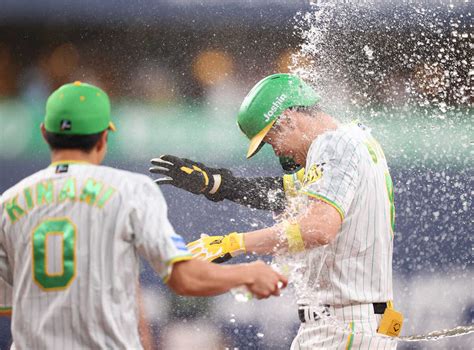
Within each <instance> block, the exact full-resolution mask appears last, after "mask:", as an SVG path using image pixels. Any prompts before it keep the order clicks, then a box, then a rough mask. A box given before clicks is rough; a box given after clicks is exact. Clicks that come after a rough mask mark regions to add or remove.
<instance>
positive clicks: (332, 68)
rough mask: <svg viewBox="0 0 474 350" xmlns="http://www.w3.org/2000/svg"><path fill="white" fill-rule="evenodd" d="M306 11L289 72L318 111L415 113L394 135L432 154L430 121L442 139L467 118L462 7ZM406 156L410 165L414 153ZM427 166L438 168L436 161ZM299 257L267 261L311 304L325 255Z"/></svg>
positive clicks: (449, 332)
mask: <svg viewBox="0 0 474 350" xmlns="http://www.w3.org/2000/svg"><path fill="white" fill-rule="evenodd" d="M312 7H313V10H312V11H310V12H308V13H304V14H299V16H298V24H297V25H296V27H295V31H296V33H297V34H298V35H299V36H301V38H302V39H303V44H302V45H301V47H300V50H299V51H298V53H297V54H295V55H294V56H293V64H292V66H291V67H290V68H291V71H292V72H293V73H295V74H298V75H300V76H302V77H303V78H305V79H306V80H308V81H310V82H311V83H312V84H313V85H314V86H315V87H316V88H317V90H318V92H319V93H320V94H321V95H322V97H323V101H324V102H323V108H325V109H326V110H329V111H332V112H333V113H334V114H336V115H338V116H341V115H342V116H346V118H351V119H352V118H354V116H360V115H365V116H367V117H366V119H369V120H373V119H376V118H378V117H379V116H380V111H381V110H383V112H384V114H385V115H387V114H392V116H394V118H400V119H402V120H403V119H405V118H406V114H409V113H407V111H413V110H416V111H417V113H418V115H420V116H422V117H421V118H419V119H418V120H417V121H415V120H412V121H411V122H410V123H407V124H406V126H403V125H402V126H401V127H400V128H401V132H403V130H404V129H403V128H404V127H405V128H407V130H408V129H413V128H417V129H418V130H419V136H420V137H421V138H424V139H425V143H427V144H428V147H427V148H430V147H431V148H436V145H434V144H433V145H432V144H430V133H436V132H437V130H435V129H436V128H434V129H433V128H430V127H429V128H428V130H426V129H427V125H432V124H433V123H432V120H446V119H447V120H446V124H444V125H445V126H446V130H445V132H448V130H449V128H453V129H455V127H456V126H457V125H456V124H459V122H460V120H461V121H462V120H463V119H464V120H465V118H466V117H467V119H468V118H469V117H470V116H471V113H472V111H471V110H470V109H469V107H470V106H471V103H472V88H471V80H472V76H473V75H474V70H473V62H472V58H471V57H470V54H469V52H470V50H472V47H473V45H472V37H473V36H472V32H471V29H472V24H471V22H472V18H471V17H472V14H471V8H470V5H469V2H468V1H317V2H313V3H312ZM400 112H401V113H400ZM455 130H457V129H455ZM458 137H459V138H460V139H462V140H463V141H462V142H466V140H464V139H463V137H462V135H458ZM436 142H438V141H436ZM467 142H469V140H467ZM449 151H450V148H449V147H443V149H442V152H438V153H442V154H443V155H444V156H446V157H451V156H452V154H451V153H448V152H449ZM401 152H402V153H404V152H406V153H405V154H402V155H401V157H404V158H405V159H406V158H407V154H408V150H403V149H402V150H401ZM420 153H421V152H420ZM410 156H411V157H414V159H416V157H417V154H416V150H415V151H414V152H412V154H410ZM425 158H426V156H425ZM435 159H437V161H440V160H441V156H440V157H439V158H436V157H435ZM425 162H427V161H426V159H421V162H420V163H421V164H422V165H423V164H425ZM464 164H465V163H462V162H461V165H464ZM435 165H436V164H435ZM425 166H426V164H425ZM434 176H435V177H436V176H438V177H442V178H444V176H445V175H443V174H442V173H441V174H434ZM446 181H449V177H448V179H447V180H446ZM428 184H429V183H428ZM401 191H403V187H402V189H401ZM299 200H300V202H299V203H297V205H296V207H298V206H300V207H301V206H302V205H303V206H304V200H303V199H299ZM300 209H301V208H300ZM306 254H307V255H308V256H307V257H306V258H301V257H296V258H295V257H289V256H280V257H277V258H276V259H275V261H276V263H277V264H278V266H285V268H286V269H287V270H288V271H289V272H290V275H291V280H290V281H291V282H292V284H293V286H294V290H295V291H296V293H297V294H299V295H297V298H299V299H306V298H307V299H309V300H311V301H312V302H314V301H315V300H318V297H317V295H318V279H319V272H320V271H321V267H322V264H323V263H324V260H325V258H326V252H325V249H324V248H323V249H320V250H319V251H318V252H317V254H319V256H318V257H315V256H311V254H310V253H306ZM315 254H316V253H315ZM329 318H331V316H329ZM332 321H333V322H334V326H335V327H341V328H342V329H346V326H345V325H343V324H340V323H339V322H337V321H336V320H335V319H332ZM472 332H474V327H473V326H472V325H471V326H465V327H462V326H460V327H455V328H453V329H446V330H441V331H435V332H431V333H428V334H423V335H412V336H405V337H400V338H395V339H393V340H394V341H407V342H408V341H409V342H413V341H429V340H431V341H432V340H439V339H442V338H447V337H455V336H461V335H466V334H470V333H472Z"/></svg>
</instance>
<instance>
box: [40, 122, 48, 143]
mask: <svg viewBox="0 0 474 350" xmlns="http://www.w3.org/2000/svg"><path fill="white" fill-rule="evenodd" d="M40 130H41V136H43V139H44V140H45V141H46V143H48V141H47V140H46V128H45V127H44V123H41V124H40Z"/></svg>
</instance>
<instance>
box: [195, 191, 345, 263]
mask: <svg viewBox="0 0 474 350" xmlns="http://www.w3.org/2000/svg"><path fill="white" fill-rule="evenodd" d="M341 224H342V217H341V215H340V213H339V212H338V211H337V210H336V209H335V208H334V207H333V206H331V205H329V204H327V203H325V202H323V201H320V200H317V199H313V200H311V201H310V204H309V206H308V208H307V210H305V212H304V213H302V214H300V215H299V216H297V217H296V218H295V219H294V220H292V222H291V223H290V222H288V221H284V222H282V223H279V224H277V225H274V226H272V227H267V228H264V229H261V230H256V231H251V232H246V233H236V232H234V233H231V234H229V235H227V236H205V237H201V238H200V239H198V240H197V241H194V242H191V243H189V244H188V248H189V250H190V251H191V253H192V254H193V255H194V256H195V257H196V258H198V259H201V260H207V261H213V262H224V261H226V260H229V259H230V258H232V257H234V256H236V255H240V254H242V253H254V254H259V255H265V254H275V253H277V252H278V253H281V252H290V253H298V252H300V251H303V250H305V249H311V248H314V247H318V246H322V245H326V244H328V243H330V242H331V241H332V240H333V239H334V238H335V237H336V235H337V233H338V232H339V230H340V228H341Z"/></svg>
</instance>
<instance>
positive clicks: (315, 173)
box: [303, 163, 326, 186]
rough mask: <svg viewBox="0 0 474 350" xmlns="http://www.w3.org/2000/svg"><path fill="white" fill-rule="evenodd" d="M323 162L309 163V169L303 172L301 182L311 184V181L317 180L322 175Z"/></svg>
mask: <svg viewBox="0 0 474 350" xmlns="http://www.w3.org/2000/svg"><path fill="white" fill-rule="evenodd" d="M325 164H326V163H321V164H313V165H311V167H310V168H309V170H308V171H306V172H305V175H304V179H303V184H304V185H305V186H306V185H309V184H312V183H313V182H316V181H318V180H319V179H320V178H321V177H322V176H323V171H324V168H323V167H324V165H325Z"/></svg>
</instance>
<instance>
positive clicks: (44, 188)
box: [36, 180, 54, 205]
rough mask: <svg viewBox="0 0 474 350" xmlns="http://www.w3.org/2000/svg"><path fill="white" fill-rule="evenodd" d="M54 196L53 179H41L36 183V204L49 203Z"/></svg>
mask: <svg viewBox="0 0 474 350" xmlns="http://www.w3.org/2000/svg"><path fill="white" fill-rule="evenodd" d="M53 198H54V186H53V181H51V180H48V181H43V182H39V183H37V184H36V205H42V204H51V203H53Z"/></svg>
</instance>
